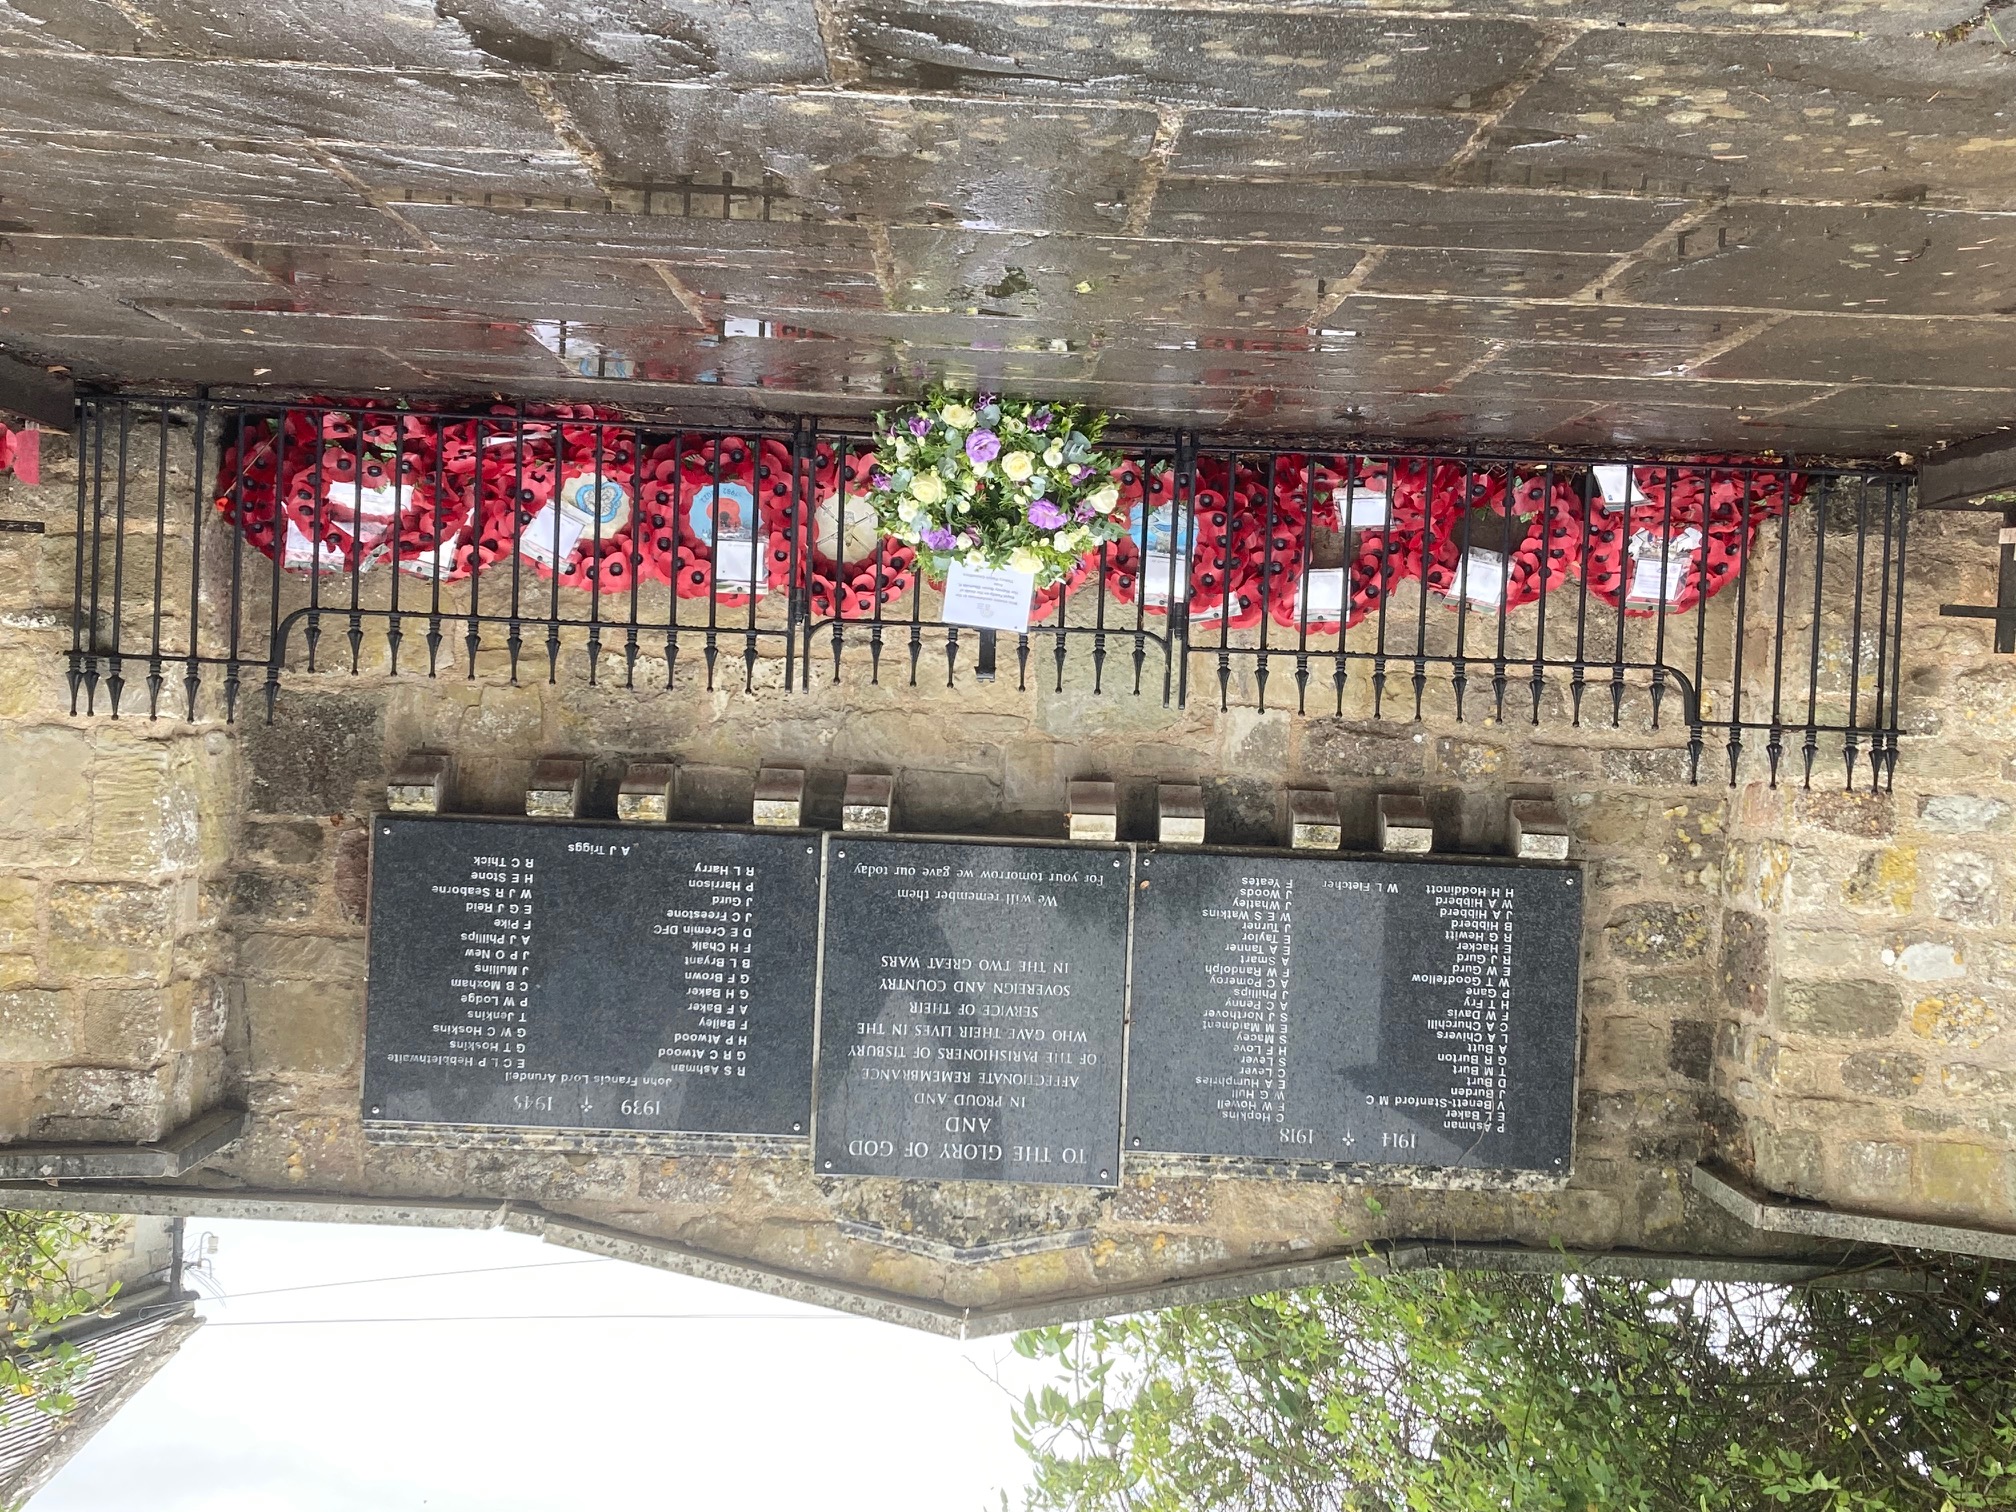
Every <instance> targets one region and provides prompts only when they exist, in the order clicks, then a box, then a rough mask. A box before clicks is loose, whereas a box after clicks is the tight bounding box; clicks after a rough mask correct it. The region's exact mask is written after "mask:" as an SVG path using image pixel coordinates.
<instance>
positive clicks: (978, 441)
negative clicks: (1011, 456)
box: [966, 430, 1001, 463]
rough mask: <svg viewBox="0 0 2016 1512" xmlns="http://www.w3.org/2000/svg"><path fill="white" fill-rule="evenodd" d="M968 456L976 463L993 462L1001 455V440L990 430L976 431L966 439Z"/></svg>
mask: <svg viewBox="0 0 2016 1512" xmlns="http://www.w3.org/2000/svg"><path fill="white" fill-rule="evenodd" d="M966 455H967V457H968V458H969V459H971V460H972V461H973V462H975V463H979V462H992V461H993V460H994V459H995V458H996V457H998V456H1000V455H1001V438H1000V437H999V436H997V435H995V434H994V432H992V431H990V430H976V431H974V432H973V433H972V434H971V435H970V436H968V437H967V438H966Z"/></svg>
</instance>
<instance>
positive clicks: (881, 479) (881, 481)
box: [868, 472, 889, 488]
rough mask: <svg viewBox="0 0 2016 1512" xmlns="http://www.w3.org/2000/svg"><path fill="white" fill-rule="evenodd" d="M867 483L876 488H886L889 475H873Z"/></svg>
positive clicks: (880, 473) (882, 473)
mask: <svg viewBox="0 0 2016 1512" xmlns="http://www.w3.org/2000/svg"><path fill="white" fill-rule="evenodd" d="M868 481H869V482H870V483H873V484H874V485H875V486H876V487H877V488H887V487H888V486H889V474H887V473H885V472H878V473H877V474H875V476H874V477H872V478H870V479H869V480H868Z"/></svg>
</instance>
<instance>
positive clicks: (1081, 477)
mask: <svg viewBox="0 0 2016 1512" xmlns="http://www.w3.org/2000/svg"><path fill="white" fill-rule="evenodd" d="M1091 476H1092V469H1091V468H1089V467H1087V466H1086V465H1085V464H1084V463H1083V462H1073V463H1072V464H1071V481H1072V482H1073V483H1083V482H1084V481H1085V480H1086V479H1087V478H1089V477H1091Z"/></svg>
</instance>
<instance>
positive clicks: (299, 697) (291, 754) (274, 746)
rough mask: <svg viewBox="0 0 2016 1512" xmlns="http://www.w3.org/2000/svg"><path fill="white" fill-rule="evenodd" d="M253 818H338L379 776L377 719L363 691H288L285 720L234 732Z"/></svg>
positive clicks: (252, 724) (255, 722) (381, 752)
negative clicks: (361, 788) (247, 779)
mask: <svg viewBox="0 0 2016 1512" xmlns="http://www.w3.org/2000/svg"><path fill="white" fill-rule="evenodd" d="M240 740H241V742H242V746H243V751H244V756H245V764H246V767H247V769H248V770H249V772H250V774H251V783H250V789H249V792H248V795H247V796H248V798H249V801H250V807H251V809H252V811H253V812H254V813H260V814H341V813H348V812H350V811H351V810H352V809H354V808H355V806H356V801H357V796H358V794H357V790H358V788H359V786H360V785H362V784H364V783H366V782H372V783H375V782H376V781H377V780H378V778H379V777H380V776H382V775H383V772H384V762H385V752H384V738H383V715H382V711H381V709H380V707H379V703H378V700H376V699H375V698H372V697H371V696H369V695H368V694H363V693H321V692H314V691H300V690H295V691H290V692H289V693H288V695H287V717H286V718H285V719H276V720H275V721H274V722H273V723H272V724H270V725H269V724H267V723H266V722H265V721H264V720H248V721H247V722H246V723H245V724H243V725H242V726H240Z"/></svg>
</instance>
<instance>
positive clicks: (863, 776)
mask: <svg viewBox="0 0 2016 1512" xmlns="http://www.w3.org/2000/svg"><path fill="white" fill-rule="evenodd" d="M895 798H896V779H895V778H894V777H891V776H889V775H888V774H887V773H884V772H850V773H848V774H847V791H846V792H845V793H843V794H842V795H841V798H840V828H842V829H843V830H869V831H881V832H885V833H886V832H887V830H888V828H889V809H890V806H891V804H893V803H894V802H895Z"/></svg>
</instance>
